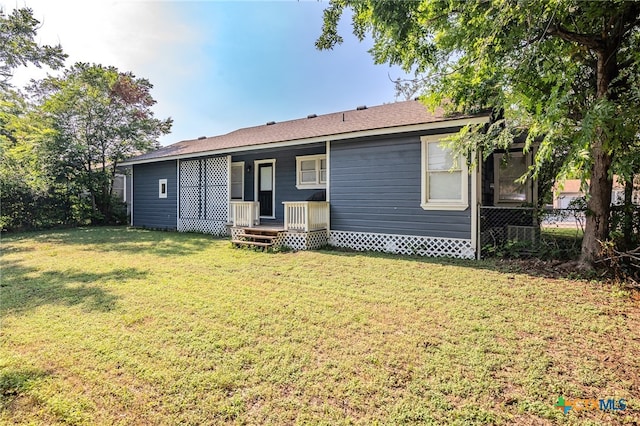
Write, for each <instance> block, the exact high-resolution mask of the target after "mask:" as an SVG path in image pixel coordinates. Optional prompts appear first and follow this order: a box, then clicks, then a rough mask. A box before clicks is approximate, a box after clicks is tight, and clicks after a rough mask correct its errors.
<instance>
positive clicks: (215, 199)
mask: <svg viewBox="0 0 640 426" xmlns="http://www.w3.org/2000/svg"><path fill="white" fill-rule="evenodd" d="M229 161H230V157H212V158H205V159H200V160H188V161H181V162H180V215H179V219H178V231H183V232H204V233H207V234H215V235H227V226H226V224H227V220H228V214H229Z"/></svg>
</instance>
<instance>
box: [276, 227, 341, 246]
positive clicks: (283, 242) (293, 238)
mask: <svg viewBox="0 0 640 426" xmlns="http://www.w3.org/2000/svg"><path fill="white" fill-rule="evenodd" d="M327 243H328V239H327V231H324V230H323V231H312V232H281V233H280V234H278V238H277V239H276V240H275V241H274V246H276V247H278V246H285V247H289V248H290V249H292V250H314V249H318V248H320V247H323V246H326V245H327Z"/></svg>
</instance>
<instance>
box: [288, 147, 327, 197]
mask: <svg viewBox="0 0 640 426" xmlns="http://www.w3.org/2000/svg"><path fill="white" fill-rule="evenodd" d="M326 187H327V156H326V155H325V154H319V155H305V156H304V157H296V188H298V189H323V188H326Z"/></svg>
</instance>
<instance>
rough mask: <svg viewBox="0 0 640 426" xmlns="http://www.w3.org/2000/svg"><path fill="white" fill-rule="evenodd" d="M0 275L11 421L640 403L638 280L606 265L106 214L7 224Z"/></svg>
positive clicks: (446, 418)
mask: <svg viewBox="0 0 640 426" xmlns="http://www.w3.org/2000/svg"><path fill="white" fill-rule="evenodd" d="M0 285H1V293H0V294H1V306H0V308H1V315H2V329H1V337H0V338H1V347H0V398H1V399H0V422H4V423H13V422H15V423H32V424H55V423H65V424H83V423H86V424H109V425H111V424H131V425H141V424H178V423H181V424H193V425H196V424H218V423H232V424H235V423H237V424H287V425H288V424H296V423H297V424H309V423H312V424H327V425H335V424H350V423H356V424H375V423H379V424H411V423H413V424H429V423H433V424H460V425H466V424H474V423H475V424H487V423H497V424H511V423H519V424H555V423H558V424H583V423H584V424H602V423H612V424H616V423H618V424H625V423H630V424H633V423H634V422H636V424H637V422H640V361H639V360H640V306H639V305H640V300H639V299H638V297H637V295H633V294H632V295H630V294H628V293H626V292H625V291H622V290H619V289H617V288H616V287H611V286H608V285H604V284H597V283H587V282H584V281H570V280H556V279H544V278H539V277H535V276H531V275H527V274H526V273H515V272H500V271H497V270H496V269H495V268H494V267H493V265H492V264H491V263H476V262H470V261H450V260H429V259H416V258H408V257H397V256H390V255H376V254H361V253H344V252H334V251H320V252H299V253H262V252H255V251H251V250H246V249H233V248H231V246H230V243H229V242H228V241H226V240H220V239H212V238H210V237H207V236H203V235H194V234H177V233H166V232H153V231H143V230H130V229H125V228H95V229H78V230H69V231H55V232H45V233H32V234H21V235H15V236H8V237H3V240H2V282H1V284H0ZM561 395H562V396H564V397H565V398H597V399H601V398H604V399H607V398H615V399H620V398H624V399H626V400H627V404H628V406H627V409H626V410H624V411H622V412H615V413H611V412H601V411H581V412H580V411H576V410H573V411H570V412H569V414H567V415H564V414H562V413H561V412H560V411H558V410H557V409H555V408H554V404H555V403H556V400H557V399H558V397H559V396H561Z"/></svg>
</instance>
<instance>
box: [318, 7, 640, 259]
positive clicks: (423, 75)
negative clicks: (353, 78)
mask: <svg viewBox="0 0 640 426" xmlns="http://www.w3.org/2000/svg"><path fill="white" fill-rule="evenodd" d="M347 8H350V9H351V10H352V11H353V32H354V34H356V35H357V36H359V37H360V38H363V37H364V36H365V35H366V34H371V35H372V36H373V39H374V46H373V48H372V49H371V51H370V52H371V54H372V55H373V57H374V60H375V62H377V63H390V64H397V65H400V66H402V67H403V68H404V69H405V71H407V72H415V73H416V74H417V75H418V76H419V78H420V80H422V81H424V82H425V86H426V87H425V95H424V96H423V100H424V101H425V102H426V103H427V104H429V105H430V106H432V107H434V106H444V107H446V108H447V109H448V111H449V112H451V113H454V112H466V113H475V112H478V111H482V110H484V109H492V110H493V112H494V115H493V121H492V123H491V125H490V126H489V127H488V128H487V127H485V126H476V127H474V128H472V129H469V130H470V131H467V132H463V133H461V134H460V135H458V136H457V137H456V138H454V144H453V145H454V146H455V147H456V149H457V150H458V151H460V152H461V153H464V154H468V153H469V152H471V151H473V150H475V149H481V150H482V152H483V153H485V154H489V153H491V152H492V151H493V150H494V149H497V148H504V147H505V146H507V145H509V144H511V143H512V142H513V140H514V138H516V137H519V136H522V137H525V140H526V144H525V150H529V149H531V147H532V145H533V144H534V142H535V143H536V144H539V149H538V150H537V152H536V155H535V160H536V161H535V164H534V166H533V167H532V168H531V169H530V170H529V172H528V174H530V175H532V176H534V177H542V178H544V179H546V180H547V181H550V178H551V177H553V178H555V177H558V178H560V179H563V178H565V177H566V176H568V175H575V174H578V175H579V177H581V178H582V179H583V180H587V179H590V178H592V185H591V189H592V193H594V194H597V195H598V196H597V197H595V196H594V197H593V200H592V199H590V200H589V203H590V206H589V208H590V209H591V210H592V211H593V212H594V215H595V216H597V217H596V218H595V219H594V220H593V221H588V223H587V233H588V234H589V235H590V238H589V239H588V241H589V244H590V248H591V249H592V248H593V247H592V246H593V243H595V242H596V238H604V237H606V235H601V234H602V233H603V232H605V231H606V230H607V227H600V226H596V225H595V224H596V223H597V222H598V221H607V217H608V201H607V194H608V192H610V191H611V180H610V178H611V176H612V175H613V174H619V175H621V176H624V177H625V178H628V177H629V176H632V175H633V174H637V173H639V172H640V149H639V145H640V142H639V139H640V136H639V135H640V89H639V87H640V84H638V83H639V82H640V77H639V76H640V53H638V52H640V3H638V2H628V1H616V0H613V1H606V2H583V1H577V0H553V1H549V0H525V1H518V0H491V1H466V0H422V1H407V2H395V1H376V0H335V1H331V2H330V4H329V6H328V7H327V9H326V10H325V16H324V25H323V32H322V35H321V36H320V38H319V39H318V41H317V42H316V46H317V47H318V48H321V49H331V48H333V47H335V45H336V44H339V43H340V42H341V41H342V39H341V38H340V37H339V35H338V34H337V24H338V21H339V20H340V17H341V15H342V13H343V11H344V10H345V9H347ZM525 129H526V133H524V131H525ZM607 176H608V177H609V179H607ZM548 186H549V185H547V187H548ZM543 189H544V188H543ZM587 251H588V250H587Z"/></svg>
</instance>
